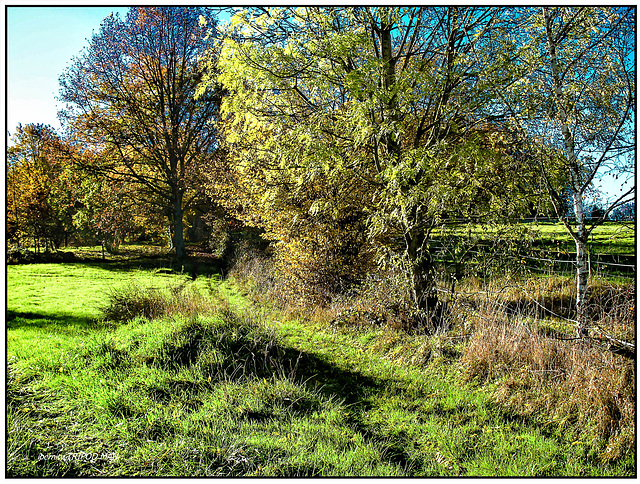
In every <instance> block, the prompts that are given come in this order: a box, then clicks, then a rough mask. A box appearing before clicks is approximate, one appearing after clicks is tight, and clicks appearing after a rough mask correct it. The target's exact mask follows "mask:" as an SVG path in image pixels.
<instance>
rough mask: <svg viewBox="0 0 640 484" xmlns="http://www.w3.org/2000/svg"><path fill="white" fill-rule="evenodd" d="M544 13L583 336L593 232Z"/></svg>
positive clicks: (550, 30)
mask: <svg viewBox="0 0 640 484" xmlns="http://www.w3.org/2000/svg"><path fill="white" fill-rule="evenodd" d="M542 15H543V17H544V26H545V34H546V40H547V49H548V52H549V64H550V66H549V67H550V68H551V77H552V80H553V90H554V93H553V94H554V98H555V103H556V109H557V114H556V115H555V118H556V120H557V121H558V122H559V123H560V127H561V129H562V138H563V143H564V152H565V156H566V158H567V161H568V165H569V175H570V178H571V191H572V199H573V212H574V215H575V217H576V231H575V232H573V231H571V230H569V232H570V234H571V236H572V237H573V239H574V241H575V243H576V321H577V323H576V333H577V335H578V336H579V337H585V336H588V335H589V324H588V322H587V319H586V313H585V300H586V295H587V287H588V283H589V267H588V264H587V241H588V239H589V232H588V231H587V230H586V227H585V220H584V219H585V215H584V202H583V200H582V195H583V192H584V187H583V186H582V183H581V181H582V180H581V177H580V166H579V164H578V157H577V155H576V149H575V142H574V138H573V133H572V131H571V126H570V125H569V119H568V118H569V116H568V114H567V111H566V103H565V98H564V93H563V84H562V76H561V75H560V68H559V67H558V56H557V53H556V47H557V45H558V41H557V38H556V37H555V35H554V33H553V19H552V18H551V13H550V11H549V9H548V8H545V7H543V8H542ZM559 215H560V214H559ZM565 225H566V226H567V229H569V226H568V224H567V223H565Z"/></svg>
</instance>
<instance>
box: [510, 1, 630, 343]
mask: <svg viewBox="0 0 640 484" xmlns="http://www.w3.org/2000/svg"><path fill="white" fill-rule="evenodd" d="M529 14H530V16H529V18H528V20H527V22H526V23H524V24H523V25H524V27H523V30H522V33H523V34H524V35H525V38H526V39H529V40H523V41H522V45H521V48H522V56H521V60H522V62H521V64H520V65H521V66H522V67H523V71H522V77H521V81H520V82H519V83H518V84H517V85H514V86H512V87H513V88H514V89H513V92H515V93H516V95H515V97H514V98H513V99H517V101H515V102H514V103H513V104H512V106H516V105H517V107H514V109H513V112H514V114H515V118H516V119H517V121H518V123H519V124H520V126H522V127H523V129H525V130H526V131H528V133H529V135H530V137H531V139H532V142H533V144H535V145H536V147H535V148H534V150H535V151H536V152H537V153H538V162H539V167H540V170H541V173H542V176H543V179H544V181H545V188H546V191H547V194H548V196H549V199H550V201H551V202H552V203H553V206H554V209H555V214H556V216H557V217H558V219H559V220H560V221H562V223H563V224H564V226H565V227H566V229H567V231H568V233H569V234H570V235H571V237H572V238H573V240H574V241H575V245H576V280H577V282H576V287H577V291H576V292H577V296H576V308H577V310H576V312H577V318H576V319H577V323H576V331H577V333H578V336H587V335H588V332H589V323H588V320H587V315H586V309H585V308H586V295H587V289H588V277H589V269H588V252H587V244H588V241H589V236H590V234H591V232H592V231H593V229H594V228H595V227H596V226H598V225H599V224H601V223H602V222H604V221H605V220H606V219H607V217H608V215H609V214H610V213H611V212H612V211H614V210H615V209H616V208H617V207H620V206H622V205H623V204H625V203H627V202H628V201H629V200H631V199H633V197H634V194H635V186H634V185H632V186H630V187H629V188H623V189H621V193H620V194H619V195H618V196H616V197H615V198H614V199H613V200H610V201H609V203H608V204H607V205H606V206H605V207H603V210H602V211H600V213H599V214H598V217H589V213H588V210H587V207H586V203H587V200H586V199H587V196H588V194H589V191H590V190H592V185H593V181H594V180H595V179H596V178H597V177H598V176H601V175H602V174H603V173H615V174H616V177H618V176H622V178H624V177H625V176H624V175H625V173H626V177H627V182H628V181H629V179H630V177H631V176H632V175H633V172H634V167H635V153H634V149H635V127H634V119H635V94H634V93H635V55H634V54H635V46H634V40H635V36H634V24H635V15H634V10H633V8H631V7H624V8H601V7H597V8H595V7H594V8H591V7H589V8H586V7H579V8H578V7H561V8H541V9H535V10H530V11H529ZM503 99H506V98H505V97H503ZM551 165H553V168H551ZM558 171H560V172H561V174H562V175H563V176H559V177H558V176H555V175H554V173H557V172H558ZM558 182H560V183H558ZM625 183H626V182H625ZM622 186H624V184H622ZM567 194H568V196H569V199H570V207H571V214H570V215H571V216H569V215H568V214H567V213H566V205H567V204H566V198H567ZM588 221H589V222H590V223H589V224H588V223H587V222H588Z"/></svg>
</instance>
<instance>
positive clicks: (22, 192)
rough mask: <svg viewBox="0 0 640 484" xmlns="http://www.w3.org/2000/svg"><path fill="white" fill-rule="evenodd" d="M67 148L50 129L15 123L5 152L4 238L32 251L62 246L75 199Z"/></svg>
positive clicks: (75, 193)
mask: <svg viewBox="0 0 640 484" xmlns="http://www.w3.org/2000/svg"><path fill="white" fill-rule="evenodd" d="M71 158H72V148H71V147H70V146H69V145H68V144H67V143H65V141H64V140H61V139H60V137H59V136H58V135H57V134H56V132H55V131H54V130H53V128H51V127H50V126H46V125H43V124H28V125H26V126H24V127H23V126H21V125H19V126H18V127H17V129H16V132H15V133H14V135H13V137H12V145H11V146H10V147H9V148H8V149H7V226H8V235H9V238H10V239H11V240H14V241H16V242H17V243H18V245H21V244H22V243H23V242H24V241H25V240H26V239H27V238H33V241H34V246H35V248H36V250H39V247H40V244H41V242H44V244H43V245H44V248H45V249H50V248H51V249H53V248H58V247H60V245H62V243H65V244H66V243H67V240H68V236H69V234H70V233H71V232H72V231H73V223H72V217H73V214H74V213H75V204H76V200H77V190H76V183H75V182H76V180H75V175H74V173H73V171H72V169H71Z"/></svg>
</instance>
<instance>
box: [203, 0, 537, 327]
mask: <svg viewBox="0 0 640 484" xmlns="http://www.w3.org/2000/svg"><path fill="white" fill-rule="evenodd" d="M230 25H231V27H230V30H229V32H227V38H226V39H225V41H224V45H223V48H222V51H221V55H220V62H219V63H217V64H215V65H212V69H211V73H210V75H209V77H208V78H206V79H205V80H204V82H203V88H202V89H201V92H207V90H206V89H207V87H208V86H216V85H217V83H218V82H221V83H222V84H223V85H224V87H225V88H226V89H227V90H228V92H229V96H228V97H227V98H226V100H225V103H224V106H223V113H224V116H225V133H226V134H227V137H228V139H229V140H230V143H232V144H233V143H236V145H238V143H245V144H246V143H247V140H255V139H260V140H261V146H262V147H263V148H264V149H260V150H256V151H254V153H253V155H251V156H245V157H244V160H243V163H245V164H246V165H247V166H249V167H250V166H256V165H258V164H261V166H270V167H271V172H272V173H277V172H278V171H279V170H280V171H283V170H284V171H286V172H287V173H288V176H290V177H292V180H293V185H294V186H302V185H303V184H304V183H305V180H306V179H308V177H309V176H310V175H309V174H313V173H322V176H323V177H328V178H329V179H332V180H334V181H335V180H340V179H343V180H345V179H346V180H350V179H354V180H356V179H357V180H361V181H362V182H363V183H365V184H368V185H369V187H370V188H371V190H364V192H365V193H367V192H369V191H371V195H370V198H369V199H368V200H366V204H365V206H366V209H367V212H366V213H367V218H366V222H367V227H368V232H369V234H370V235H371V236H372V237H376V236H377V237H380V236H381V235H384V234H386V235H392V237H386V239H387V240H390V241H399V245H398V244H396V245H395V246H394V247H391V248H392V249H395V251H396V253H397V254H398V255H400V258H401V260H402V261H403V264H404V267H405V268H406V273H407V275H408V282H409V286H410V289H411V294H412V299H413V304H414V307H415V309H416V316H417V318H418V319H422V320H423V321H424V320H425V318H426V319H429V317H428V314H429V312H430V310H431V309H433V308H432V307H430V306H433V305H434V304H436V303H434V301H437V297H436V294H435V293H434V287H433V286H434V285H433V278H432V277H433V262H432V258H431V249H430V235H431V233H432V231H433V230H434V229H435V228H437V227H440V226H441V224H442V222H443V221H444V220H452V219H454V218H461V217H464V218H466V219H470V218H471V217H472V216H475V217H476V218H475V220H478V217H481V216H482V215H483V214H488V213H494V214H495V213H497V212H503V213H507V212H511V213H512V212H513V210H515V209H517V208H518V207H519V206H520V205H521V198H522V197H521V193H522V192H523V190H524V189H525V188H526V187H527V186H533V185H534V184H535V183H533V181H534V180H531V179H527V176H528V174H530V173H531V171H530V170H528V169H527V168H526V167H523V166H520V165H519V163H521V162H525V161H524V158H522V159H519V158H517V157H513V156H509V155H508V153H506V151H505V150H501V149H499V145H500V137H501V136H503V135H506V127H505V126H503V125H501V120H502V119H503V116H502V113H501V112H500V105H499V103H495V102H493V100H492V99H491V98H490V97H489V96H488V93H489V92H490V89H489V88H488V87H489V86H493V85H495V84H496V83H498V82H504V83H506V82H508V79H509V76H511V72H510V67H509V66H510V58H509V56H510V52H509V51H508V50H504V49H506V48H508V47H509V46H508V45H506V44H504V43H503V42H502V39H503V38H504V36H505V35H504V34H505V32H506V31H507V30H508V28H509V20H508V19H504V18H502V17H501V10H500V9H496V8H459V7H446V8H429V7H412V8H272V9H248V10H243V11H240V12H239V13H237V14H236V15H235V16H234V17H233V18H232V20H231V24H230ZM503 48H504V49H503ZM471 54H473V55H471ZM265 134H266V136H265ZM263 138H264V139H263ZM232 148H233V147H232ZM231 152H233V149H231ZM268 202H269V198H268V197H265V203H268ZM334 208H335V207H334V206H332V205H331V204H327V203H315V204H310V207H309V209H308V210H309V211H310V212H312V213H315V214H318V213H322V212H326V213H331V210H334ZM480 219H481V218H480ZM380 238H382V239H384V238H385V237H380Z"/></svg>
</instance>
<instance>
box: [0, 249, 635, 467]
mask: <svg viewBox="0 0 640 484" xmlns="http://www.w3.org/2000/svg"><path fill="white" fill-rule="evenodd" d="M255 282H256V281H255V280H254V281H253V284H252V282H251V280H250V278H249V277H247V274H246V273H245V274H244V276H243V275H242V274H241V273H239V274H237V275H235V276H233V275H232V276H231V277H229V278H226V279H225V280H222V279H221V278H220V277H219V276H218V275H217V274H216V272H215V270H211V271H209V272H207V271H206V270H204V268H201V270H200V275H198V276H197V277H194V276H193V275H189V268H185V267H174V268H172V267H171V266H170V264H169V263H168V262H167V261H166V260H164V259H162V258H151V259H144V258H133V259H129V260H126V259H123V258H120V260H112V261H105V262H84V263H83V262H76V263H65V264H62V263H61V264H29V265H9V266H8V267H7V359H8V367H7V368H8V370H7V460H6V462H7V464H6V466H7V469H6V475H7V476H12V477H16V476H20V477H26V476H57V477H62V476H631V475H635V450H634V449H635V440H634V439H635V437H634V429H635V428H634V420H635V408H630V407H629V405H632V406H633V401H634V394H635V387H634V383H633V382H634V370H633V365H632V364H631V365H629V364H627V363H625V362H624V361H623V360H622V359H620V357H617V356H614V355H605V356H603V355H602V354H600V353H595V354H594V351H595V350H593V349H584V350H583V349H579V348H576V347H569V350H568V351H569V352H570V353H571V354H572V355H573V356H572V357H571V358H573V359H571V358H568V357H567V358H568V359H567V358H565V359H566V361H565V360H563V358H564V356H563V355H564V354H565V353H566V352H565V353H563V351H564V350H563V349H562V347H561V346H559V345H560V344H562V343H561V342H549V341H547V340H544V341H543V339H544V337H543V336H540V335H539V334H538V333H536V334H532V333H531V332H529V331H523V328H524V326H523V324H522V321H520V322H515V323H514V322H513V321H510V322H507V323H505V321H504V320H501V322H498V320H497V319H495V320H494V321H493V322H491V323H487V321H486V320H488V318H486V317H485V318H484V319H485V322H484V323H483V322H482V321H481V320H480V319H476V320H474V321H475V322H474V330H473V332H471V333H470V332H469V329H468V328H467V329H464V328H463V327H462V326H461V327H460V329H459V330H455V331H451V332H449V333H445V334H440V335H435V336H428V335H416V334H407V333H405V332H402V331H399V330H397V329H394V328H390V327H387V326H384V325H383V326H371V325H369V326H366V325H355V326H354V325H341V324H337V323H336V319H335V317H334V316H335V314H330V311H329V310H327V309H321V308H316V309H315V310H313V309H308V308H307V309H304V308H299V309H297V310H283V309H282V308H281V307H278V305H275V304H271V303H270V302H269V295H268V294H266V293H264V291H262V292H260V291H257V290H256V285H255ZM489 319H490V318H489ZM505 324H508V325H509V326H508V327H506V326H505ZM496 328H497V331H496ZM518 338H519V339H518ZM526 338H529V339H528V340H527V339H526ZM531 338H537V340H536V341H537V343H536V342H535V341H534V342H532V340H531ZM522 344H526V345H528V347H533V348H538V349H539V351H538V353H539V354H538V353H536V351H537V350H536V351H531V352H530V353H531V354H530V355H529V356H528V354H527V352H526V351H523V347H522ZM536 344H537V345H538V346H535V345H536ZM518 345H520V346H519V347H518ZM532 345H533V346H532ZM553 345H556V346H553ZM580 351H582V353H580ZM510 352H511V353H510ZM545 352H546V353H545ZM554 352H555V353H554ZM578 353H579V354H578ZM514 354H517V355H518V356H517V357H518V358H520V359H519V360H518V361H516V360H515V359H514V358H515V356H514ZM567 354H568V353H567ZM500 355H502V356H500ZM576 355H577V356H576ZM527 358H529V360H527ZM576 358H583V359H587V358H590V359H593V361H599V363H598V365H600V366H595V367H593V368H592V369H591V370H592V371H593V372H595V373H588V369H587V367H588V366H589V365H582V366H581V367H579V368H578V366H579V365H576ZM562 364H565V366H566V368H565V367H560V366H558V365H562ZM603 364H604V365H605V366H608V367H612V368H616V371H615V372H614V373H612V374H613V375H614V376H612V377H611V378H609V380H606V382H605V380H603V379H602V378H603V375H605V376H606V375H608V374H607V373H606V372H604V373H603V370H602V365H603ZM554 365H555V366H554ZM569 367H571V368H569ZM574 367H575V368H574ZM541 370H542V371H541ZM591 370H589V371H591ZM562 372H565V373H564V376H563V377H561V378H560V379H559V375H562ZM585 372H586V373H585ZM523 376H524V377H523ZM540 376H542V380H540V379H539V378H538V377H540ZM521 377H522V378H521ZM535 378H538V380H535V381H534V379H535ZM607 378H608V377H607ZM578 380H579V381H580V382H582V383H579V382H578ZM563 381H564V382H567V384H568V385H569V387H567V385H564V386H563V383H562V382H563ZM585 381H586V387H585V383H584V382H585ZM603 382H605V383H606V385H609V386H607V388H606V389H605V388H604V387H605V386H606V385H604V384H603ZM589 385H592V386H593V385H596V386H599V387H598V388H591V391H592V393H593V395H591V394H590V395H591V396H589V397H588V396H585V395H583V394H580V393H579V392H581V391H587V390H589ZM600 387H602V388H600ZM609 387H611V388H609ZM554 389H555V390H554ZM571 392H573V393H574V394H576V395H574V397H572V398H568V397H567V394H570V393H571ZM576 392H578V393H576ZM607 398H609V399H611V401H608V400H607ZM580 399H582V400H583V401H584V402H583V403H584V405H583V403H581V400H580ZM558 401H564V402H566V404H565V405H559V404H557V402H558ZM554 402H556V403H555V404H554ZM598 402H599V403H598ZM629 402H631V403H629ZM581 405H582V406H581ZM585 405H586V406H585ZM616 412H618V414H619V415H618V414H616Z"/></svg>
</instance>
